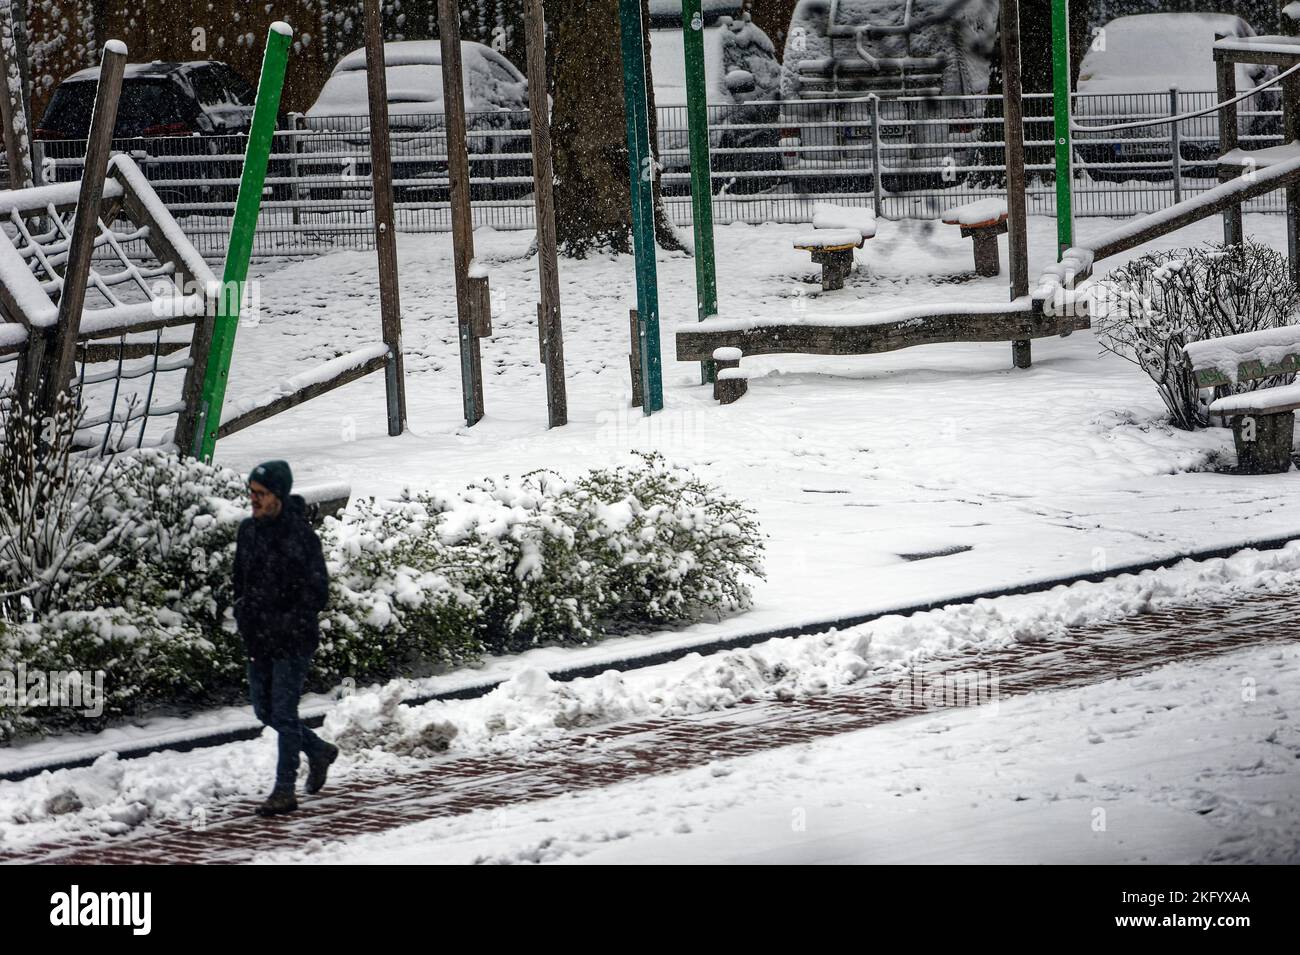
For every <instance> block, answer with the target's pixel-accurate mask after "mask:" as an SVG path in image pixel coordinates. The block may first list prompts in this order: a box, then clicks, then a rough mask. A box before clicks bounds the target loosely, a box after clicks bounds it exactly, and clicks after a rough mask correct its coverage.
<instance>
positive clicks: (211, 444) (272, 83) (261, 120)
mask: <svg viewBox="0 0 1300 955" xmlns="http://www.w3.org/2000/svg"><path fill="white" fill-rule="evenodd" d="M292 39H293V30H292V29H291V28H290V27H289V25H288V24H287V23H281V22H276V23H273V24H271V29H270V30H269V31H268V32H267V35H266V52H265V53H264V54H263V55H262V75H261V77H260V79H259V80H258V83H257V102H256V105H255V106H254V107H253V126H252V129H251V130H250V131H249V134H248V147H247V150H246V151H245V153H244V173H243V177H242V178H241V179H240V181H239V198H238V199H236V200H235V217H234V219H233V220H232V221H231V223H230V242H229V244H228V245H227V246H226V267H225V271H224V273H223V274H222V282H221V289H220V290H219V292H218V295H217V315H216V321H215V323H214V325H213V329H212V344H211V346H210V349H209V351H208V366H207V369H206V370H205V371H204V374H203V390H202V392H201V393H200V399H199V401H200V403H199V414H198V423H199V427H198V429H197V432H196V437H195V447H194V448H193V449H192V452H193V454H194V456H195V457H196V458H200V459H202V460H204V461H211V460H212V453H213V452H214V451H215V450H216V447H217V429H218V428H220V427H221V406H222V405H223V404H224V402H225V400H226V383H227V381H228V380H229V378H230V359H231V356H232V355H233V354H234V352H235V331H236V329H237V328H238V327H239V309H240V305H241V303H242V302H243V299H244V285H245V283H246V282H247V281H248V260H249V259H250V258H251V256H252V254H253V235H254V234H255V233H256V232H257V216H258V212H259V211H260V210H261V207H262V188H263V187H264V186H265V184H266V166H267V162H268V160H269V159H270V155H271V141H272V139H273V137H274V136H275V119H276V114H277V113H278V112H279V110H280V90H281V88H282V87H283V86H284V72H285V68H286V67H287V66H288V63H289V44H290V42H291V41H292Z"/></svg>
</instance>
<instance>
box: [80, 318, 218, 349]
mask: <svg viewBox="0 0 1300 955" xmlns="http://www.w3.org/2000/svg"><path fill="white" fill-rule="evenodd" d="M197 322H198V320H197V319H196V317H195V316H193V315H168V316H166V317H160V318H149V319H145V320H143V321H141V320H135V321H130V322H119V323H117V324H113V325H101V326H97V327H96V328H94V329H93V330H92V331H88V332H78V334H77V339H76V340H77V341H78V342H86V341H93V340H94V339H97V338H113V337H114V336H117V335H122V334H123V333H132V332H155V331H157V330H158V329H160V328H179V327H180V326H181V325H194V324H197Z"/></svg>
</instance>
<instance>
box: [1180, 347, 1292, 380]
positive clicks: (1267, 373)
mask: <svg viewBox="0 0 1300 955" xmlns="http://www.w3.org/2000/svg"><path fill="white" fill-rule="evenodd" d="M1192 370H1193V371H1194V372H1195V374H1196V386H1197V387H1198V388H1216V387H1218V386H1219V385H1231V384H1233V379H1231V378H1229V377H1228V376H1227V375H1225V374H1224V373H1223V372H1221V371H1219V369H1217V368H1195V367H1193V369H1192ZM1297 372H1300V352H1291V353H1289V354H1286V355H1283V356H1282V358H1281V359H1279V360H1278V361H1276V362H1273V363H1272V364H1268V365H1265V364H1264V363H1263V362H1262V361H1260V360H1259V359H1251V360H1250V361H1243V362H1240V363H1238V365H1237V379H1236V380H1237V381H1255V380H1256V379H1259V378H1272V377H1274V376H1275V375H1294V374H1296V373H1297Z"/></svg>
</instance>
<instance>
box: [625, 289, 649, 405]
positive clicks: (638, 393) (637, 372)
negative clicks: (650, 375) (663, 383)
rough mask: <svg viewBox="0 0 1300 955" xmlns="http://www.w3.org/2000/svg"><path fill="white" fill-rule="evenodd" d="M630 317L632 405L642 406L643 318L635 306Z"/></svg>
mask: <svg viewBox="0 0 1300 955" xmlns="http://www.w3.org/2000/svg"><path fill="white" fill-rule="evenodd" d="M628 318H629V319H630V321H631V323H632V328H631V332H632V350H631V351H630V352H629V353H628V360H629V361H631V363H632V407H633V408H640V407H641V403H642V402H643V401H644V400H645V395H644V393H643V392H642V390H641V319H640V316H638V315H637V311H636V309H634V308H633V309H629V311H628Z"/></svg>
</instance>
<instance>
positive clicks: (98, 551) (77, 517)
mask: <svg viewBox="0 0 1300 955" xmlns="http://www.w3.org/2000/svg"><path fill="white" fill-rule="evenodd" d="M80 420H81V414H80V413H79V412H78V410H77V409H76V407H75V406H74V405H73V404H72V402H71V401H70V400H69V399H67V398H66V397H61V398H60V400H59V402H58V404H57V405H56V408H55V411H54V414H53V415H52V416H51V417H50V418H48V419H46V420H45V421H44V422H41V421H39V420H38V419H37V416H36V413H35V412H34V411H32V410H31V409H30V408H28V407H26V406H25V405H24V403H23V402H22V401H20V400H19V398H18V397H17V396H16V395H14V394H12V393H7V394H5V395H3V396H0V616H10V617H12V616H14V615H19V616H21V615H24V614H30V613H34V612H41V611H42V610H44V609H45V608H47V607H50V606H53V605H57V604H58V603H59V602H60V600H61V599H63V596H64V594H63V592H64V590H65V589H66V588H67V587H68V586H69V584H70V583H71V582H73V581H76V580H83V579H84V577H83V574H81V573H78V572H77V571H76V569H75V568H82V569H83V570H87V571H89V569H90V568H104V567H109V566H111V565H112V563H113V561H114V557H113V549H114V547H115V545H116V544H117V540H118V532H119V530H120V528H99V529H96V530H92V529H91V528H90V527H89V523H90V519H91V517H92V516H93V515H94V513H95V511H96V510H97V509H98V507H99V506H100V505H101V504H102V503H103V501H104V500H105V499H106V498H107V497H108V496H109V495H111V494H112V492H113V480H114V473H113V471H114V469H113V468H112V467H111V465H109V464H107V463H104V462H100V461H98V460H94V461H86V460H84V459H82V458H80V457H78V456H77V453H76V447H75V444H74V439H75V437H76V429H77V425H78V423H79V422H80ZM97 531H98V532H97Z"/></svg>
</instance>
